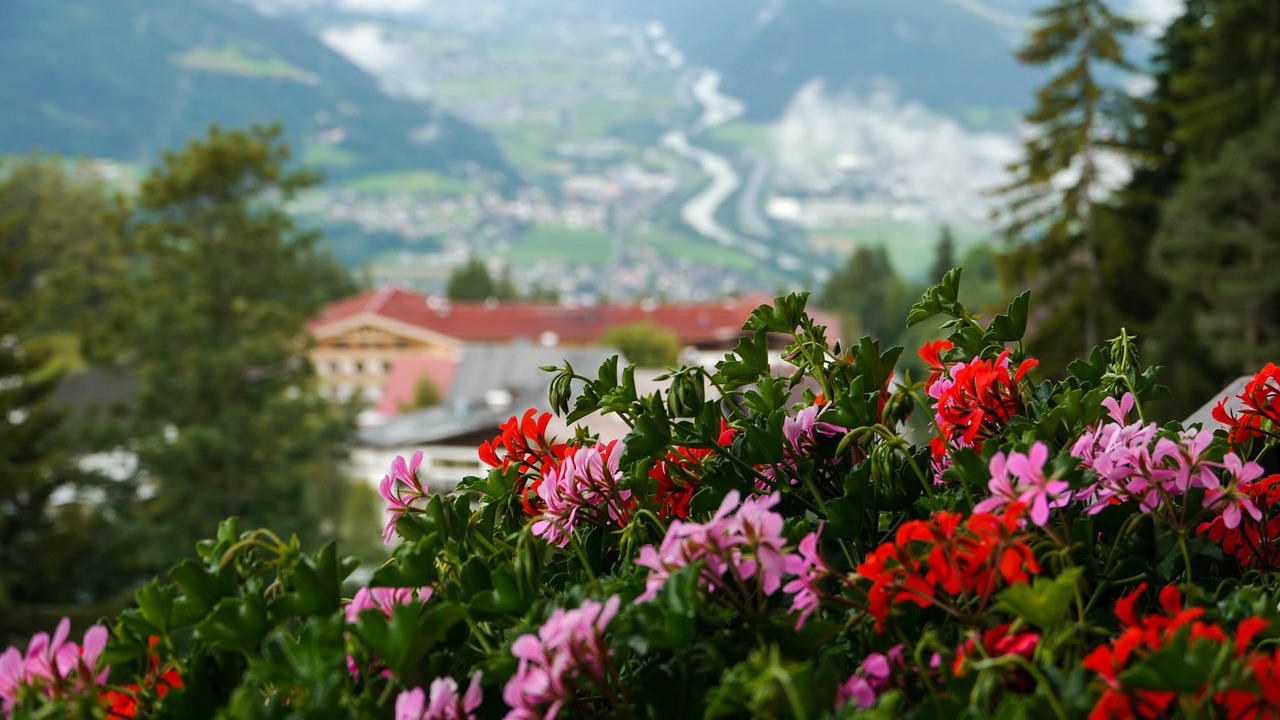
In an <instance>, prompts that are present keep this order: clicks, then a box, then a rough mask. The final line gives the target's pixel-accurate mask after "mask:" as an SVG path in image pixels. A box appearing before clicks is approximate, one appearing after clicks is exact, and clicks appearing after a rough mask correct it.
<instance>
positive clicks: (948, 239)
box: [929, 224, 956, 282]
mask: <svg viewBox="0 0 1280 720" xmlns="http://www.w3.org/2000/svg"><path fill="white" fill-rule="evenodd" d="M955 266H956V239H955V236H954V235H953V234H952V232H951V226H950V225H945V224H944V225H943V226H942V228H941V229H940V230H938V247H937V248H936V249H935V250H934V251H933V269H931V270H930V271H929V281H930V282H939V281H941V280H942V276H943V275H946V274H947V271H948V270H950V269H951V268H953V267H955Z"/></svg>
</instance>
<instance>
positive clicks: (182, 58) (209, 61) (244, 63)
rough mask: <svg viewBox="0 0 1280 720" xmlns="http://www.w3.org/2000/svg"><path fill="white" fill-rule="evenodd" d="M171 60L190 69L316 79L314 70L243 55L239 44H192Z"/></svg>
mask: <svg viewBox="0 0 1280 720" xmlns="http://www.w3.org/2000/svg"><path fill="white" fill-rule="evenodd" d="M172 60H173V61H174V62H175V63H177V64H179V65H181V66H183V67H186V68H191V69H192V70H203V71H205V72H215V73H227V74H229V75H243V76H245V77H266V78H275V79H279V80H292V81H294V82H301V83H308V84H314V83H316V82H318V81H319V79H318V78H317V77H316V75H315V73H309V72H307V71H306V70H303V69H302V68H300V67H298V66H296V65H293V64H292V63H289V62H287V61H285V60H283V59H281V58H278V57H266V58H257V57H253V56H252V55H249V54H247V53H246V52H245V51H244V50H243V49H242V48H241V47H240V46H239V45H237V44H235V43H227V44H225V45H223V46H222V47H217V48H213V47H204V46H201V47H195V48H192V49H190V50H188V51H186V52H184V53H182V54H181V55H174V56H172Z"/></svg>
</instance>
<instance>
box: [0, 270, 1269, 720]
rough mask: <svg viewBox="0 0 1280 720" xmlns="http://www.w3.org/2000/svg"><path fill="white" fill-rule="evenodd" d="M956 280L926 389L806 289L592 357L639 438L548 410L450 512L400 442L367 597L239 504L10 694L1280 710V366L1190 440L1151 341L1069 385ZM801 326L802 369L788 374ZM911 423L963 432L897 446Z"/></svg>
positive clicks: (573, 706) (113, 703) (333, 712)
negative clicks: (674, 360) (703, 341)
mask: <svg viewBox="0 0 1280 720" xmlns="http://www.w3.org/2000/svg"><path fill="white" fill-rule="evenodd" d="M959 276H960V273H959V271H958V270H956V271H952V272H950V273H948V274H947V275H946V277H945V278H944V280H943V283H942V284H941V285H939V286H937V287H935V288H932V289H930V290H929V291H928V292H926V293H925V295H924V297H923V298H922V299H921V301H920V303H918V304H917V305H916V306H915V307H914V308H913V309H912V312H911V315H910V318H909V322H910V323H913V324H914V323H918V322H922V321H925V320H928V319H930V318H933V317H936V316H938V315H942V316H944V317H945V318H946V324H947V327H948V328H949V329H950V331H951V335H950V337H949V339H948V340H946V341H943V342H940V343H932V344H930V345H928V346H926V347H925V348H923V349H922V351H921V357H922V359H923V360H924V361H925V362H926V363H927V364H928V365H929V366H930V367H931V368H932V374H931V376H930V377H929V378H928V379H926V380H924V381H923V382H910V381H903V382H901V383H899V384H897V385H893V384H892V378H893V370H894V367H895V363H896V362H897V360H898V358H899V355H900V353H901V350H900V349H899V348H892V349H882V348H881V347H880V346H879V345H878V343H876V342H875V341H872V340H870V339H864V340H863V341H862V342H861V343H859V344H858V345H857V346H856V347H850V348H847V349H846V348H836V347H828V345H827V343H826V340H825V337H824V329H823V328H821V327H819V326H816V325H815V324H814V323H813V321H812V320H811V319H809V318H808V317H807V316H806V315H805V314H804V311H803V308H804V302H805V299H804V297H803V296H788V297H782V298H778V299H777V300H776V301H775V305H774V306H772V307H769V306H762V307H760V308H758V309H757V310H756V311H755V312H754V313H753V314H752V316H751V318H750V320H749V321H748V322H747V325H746V328H745V329H746V330H747V331H748V332H749V333H750V334H749V335H748V336H747V337H744V338H743V339H742V340H741V342H740V343H739V344H738V346H737V348H736V349H735V350H734V351H733V352H732V353H730V354H728V355H727V356H726V358H725V360H724V361H723V362H722V363H720V364H719V365H718V366H717V367H716V368H715V369H714V370H703V369H700V368H681V369H679V370H675V371H672V372H671V373H669V374H668V376H667V380H668V381H669V383H670V385H669V388H668V389H667V390H666V391H665V392H662V393H655V394H653V395H644V396H642V395H640V394H639V393H638V392H637V390H636V387H635V384H634V381H633V380H632V376H631V373H630V372H629V371H627V370H623V371H621V372H619V368H618V363H617V360H616V359H614V360H612V361H609V362H606V363H605V365H604V366H603V367H602V368H601V369H600V371H599V373H597V374H596V376H595V377H586V376H581V375H578V374H576V373H574V372H573V371H572V370H571V369H570V368H568V367H565V368H563V369H560V370H559V371H558V372H557V374H556V376H555V378H554V380H553V383H552V391H551V398H550V399H551V404H552V406H553V407H554V409H555V411H556V412H558V413H560V414H563V415H565V416H566V419H567V420H569V421H575V420H578V419H581V418H583V417H586V416H587V415H589V414H591V413H594V412H597V411H601V412H611V413H615V414H617V415H618V416H619V417H621V418H622V419H623V420H624V421H626V423H627V424H628V425H629V426H630V428H631V431H630V433H629V434H628V435H627V436H626V438H625V439H624V440H622V441H620V442H616V443H600V442H598V441H597V440H596V439H595V438H593V437H592V436H590V435H589V434H579V435H578V436H576V437H574V438H569V439H565V440H564V441H560V440H557V439H556V438H551V437H548V436H547V435H546V429H547V423H548V420H549V418H550V416H549V414H541V415H540V414H538V413H537V412H536V411H534V410H530V411H528V412H526V413H524V414H523V415H521V416H518V417H513V418H511V419H510V420H509V421H508V422H507V423H505V424H504V425H503V426H502V427H501V428H499V433H498V434H497V435H496V436H495V437H494V439H493V440H492V441H490V442H486V443H484V444H483V445H482V446H481V447H480V449H479V453H480V457H481V459H482V461H483V462H485V463H486V464H487V465H488V466H489V467H490V468H491V469H490V470H489V472H488V474H487V475H486V476H485V477H476V478H470V479H468V480H467V481H465V482H464V483H463V485H462V487H460V488H459V492H458V493H456V494H454V495H452V496H445V497H441V496H432V495H429V494H428V493H427V492H426V491H425V489H424V488H423V486H422V484H421V482H420V481H419V479H418V475H417V465H418V462H419V461H420V455H419V456H415V457H413V458H411V459H409V460H407V461H406V460H405V459H404V458H398V459H397V460H396V462H395V463H394V464H393V465H392V468H391V472H390V473H389V474H388V476H387V478H386V479H385V480H384V481H383V483H382V486H381V489H380V492H381V495H382V496H383V498H384V500H385V501H386V502H387V508H388V511H389V514H390V522H389V524H388V526H387V537H388V538H392V537H399V538H400V543H399V544H398V545H397V546H396V547H395V550H394V554H393V557H392V558H391V560H390V561H388V562H387V563H386V564H385V565H383V566H381V567H379V568H377V569H376V570H375V571H374V572H373V574H372V579H371V580H370V581H369V583H368V585H367V587H364V588H360V589H359V590H358V591H355V592H352V591H350V590H349V591H347V593H346V594H354V598H353V599H352V600H350V601H344V600H343V599H342V598H343V595H344V592H343V585H342V583H343V581H344V578H346V577H347V576H348V575H349V573H350V572H351V571H352V570H353V568H354V564H353V563H351V562H349V561H346V560H342V559H340V558H339V556H338V554H337V552H336V550H335V548H334V546H333V545H327V546H325V547H323V548H321V549H319V550H317V551H315V552H311V553H304V552H302V550H301V549H300V547H299V543H298V541H297V540H296V538H292V539H290V540H288V541H285V540H282V539H280V538H277V537H275V536H274V535H272V534H271V533H270V532H267V531H263V530H255V531H250V532H241V531H240V528H239V527H238V525H237V523H236V521H235V520H234V519H232V520H227V521H225V522H224V523H223V524H222V525H221V526H220V527H219V530H218V534H217V537H216V538H214V539H213V540H210V541H207V542H205V543H202V544H201V546H200V548H199V558H198V559H189V560H186V561H184V562H182V563H180V564H179V565H177V566H175V567H174V568H173V569H172V570H170V571H169V575H168V578H167V579H166V580H159V579H158V580H156V581H154V582H152V583H150V584H148V585H147V586H145V587H143V588H142V589H140V590H139V591H138V593H137V607H136V608H134V609H131V610H128V611H126V612H124V613H123V614H122V615H121V616H120V617H119V618H117V619H115V620H114V621H113V622H112V623H111V631H110V637H109V639H107V641H106V647H105V649H102V640H103V635H104V633H105V631H104V630H102V629H94V630H91V631H90V634H86V635H85V641H84V649H83V652H82V650H81V648H80V646H76V645H70V644H66V643H65V640H66V637H67V632H66V628H61V627H60V628H59V631H58V633H56V636H55V638H53V639H52V640H50V639H49V638H47V637H40V636H38V637H37V638H36V639H34V640H33V641H32V644H31V648H30V649H29V650H28V651H27V652H26V653H25V654H24V653H22V652H21V651H20V650H18V649H16V648H14V649H10V650H9V651H6V653H5V654H4V655H3V656H2V657H0V698H3V701H4V703H5V704H4V712H5V713H6V714H12V715H15V716H22V717H26V716H27V715H28V714H32V715H34V714H35V713H45V712H47V713H54V712H59V713H61V714H63V715H74V714H77V713H78V714H80V715H82V716H91V715H92V716H98V717H101V716H102V715H103V714H104V713H105V712H107V711H108V709H110V710H111V711H112V712H114V713H115V715H114V716H115V717H121V716H124V717H144V716H156V717H215V716H222V717H250V718H285V717H391V716H392V715H393V713H394V715H395V717H397V718H464V717H465V718H470V717H476V718H481V717H484V718H491V717H492V718H496V717H506V718H532V717H551V716H556V717H623V718H626V717H635V718H640V717H648V718H668V717H707V718H719V717H747V716H754V717H810V718H817V717H824V716H831V717H856V716H861V717H897V716H903V717H914V718H935V717H1029V716H1033V715H1034V716H1042V717H1054V718H1085V717H1089V718H1120V717H1171V716H1172V717H1227V718H1264V717H1277V716H1280V691H1278V690H1277V688H1280V651H1278V650H1277V649H1276V646H1277V643H1276V638H1277V637H1280V623H1278V622H1277V615H1278V614H1280V613H1278V611H1277V600H1278V599H1280V598H1278V597H1277V593H1276V589H1275V581H1274V574H1273V573H1274V568H1275V567H1276V565H1277V562H1278V561H1277V558H1278V557H1280V553H1277V551H1276V548H1277V547H1280V543H1278V540H1280V538H1278V536H1277V531H1280V527H1277V519H1276V518H1277V515H1278V514H1280V511H1278V510H1277V506H1276V505H1275V504H1274V503H1272V502H1271V501H1272V499H1273V498H1274V497H1276V495H1277V493H1280V476H1275V475H1272V476H1266V477H1264V475H1265V473H1264V472H1263V470H1262V468H1261V466H1260V465H1259V464H1258V462H1257V460H1258V458H1259V456H1260V455H1261V454H1262V453H1264V452H1266V451H1267V450H1268V449H1269V448H1270V447H1271V446H1272V445H1274V444H1275V443H1276V440H1277V421H1280V404H1277V403H1278V399H1280V371H1277V370H1276V369H1275V368H1274V367H1272V366H1270V365H1268V366H1267V368H1264V370H1263V371H1262V372H1260V373H1259V374H1258V376H1257V377H1256V378H1255V380H1254V382H1253V383H1252V384H1251V386H1250V387H1249V388H1248V389H1246V392H1245V393H1244V394H1243V395H1242V396H1241V400H1242V404H1241V406H1240V409H1239V410H1238V411H1235V412H1232V411H1230V410H1228V408H1227V407H1226V406H1224V407H1222V408H1220V410H1219V412H1218V416H1219V418H1220V419H1221V420H1222V421H1223V422H1225V423H1226V425H1227V428H1225V429H1224V428H1217V429H1214V428H1182V427H1179V426H1178V425H1176V424H1171V425H1167V426H1164V427H1160V426H1157V425H1155V424H1152V423H1148V422H1147V421H1146V420H1145V415H1144V408H1145V405H1146V403H1148V401H1150V400H1152V399H1155V398H1157V397H1159V396H1160V395H1161V393H1162V390H1161V388H1160V387H1159V386H1158V385H1157V384H1156V382H1155V377H1156V369H1154V368H1145V369H1144V368H1142V367H1140V366H1139V365H1138V363H1137V360H1136V355H1135V353H1134V348H1133V347H1132V345H1131V343H1130V341H1129V339H1128V338H1126V337H1123V336H1122V337H1121V338H1120V339H1118V340H1116V341H1113V342H1112V343H1110V344H1108V345H1107V346H1104V347H1101V348H1098V349H1096V350H1094V351H1093V352H1092V353H1091V355H1090V357H1089V358H1088V359H1085V360H1079V361H1076V362H1074V363H1072V364H1071V365H1070V367H1068V368H1067V375H1066V377H1065V379H1063V380H1061V381H1047V380H1046V381H1039V382H1037V381H1035V380H1034V379H1033V378H1032V376H1031V373H1032V372H1034V370H1033V366H1034V361H1033V360H1032V359H1030V358H1025V357H1023V354H1022V349H1021V345H1020V339H1021V336H1022V332H1023V330H1024V327H1025V323H1026V316H1027V303H1028V299H1027V295H1026V294H1024V295H1022V296H1019V297H1018V298H1016V299H1015V300H1014V301H1013V302H1012V303H1011V304H1010V305H1009V308H1008V311H1007V312H1006V313H1003V314H999V315H997V316H995V317H993V318H992V319H991V322H990V323H989V324H986V325H983V324H981V323H979V322H978V321H977V319H976V318H975V317H974V316H973V315H971V314H970V313H969V312H968V311H967V310H966V309H965V307H964V305H963V304H961V303H960V302H959V300H958V298H957V290H958V283H959ZM769 333H784V334H786V335H788V336H789V337H790V338H791V343H790V345H789V346H788V348H787V357H789V358H790V360H791V362H792V363H794V364H795V366H796V368H797V369H796V371H795V373H794V374H792V375H790V376H786V377H771V376H770V375H769V374H768V372H769V369H768V360H767V353H766V345H765V343H766V336H767V334H769ZM804 378H809V379H811V381H812V383H813V384H814V385H816V387H818V388H819V389H820V390H821V392H820V394H816V395H815V394H814V393H812V392H811V391H805V392H802V393H799V394H796V393H794V392H793V391H794V390H795V389H796V388H797V387H799V386H800V382H801V381H802V380H803V379H804ZM711 389H714V390H715V391H716V393H711V392H709V391H710V390H711ZM717 393H718V395H719V397H721V398H731V399H732V400H733V401H732V402H730V401H721V400H718V399H710V398H709V396H710V395H714V394H717ZM911 413H919V414H923V415H926V416H928V417H929V418H931V423H932V425H933V427H934V432H933V433H932V434H930V435H929V436H927V437H908V436H904V434H902V433H900V432H899V431H898V428H900V427H904V424H903V423H902V420H903V419H904V418H905V416H907V415H908V414H911ZM1227 430H1229V431H1230V432H1227ZM99 651H101V652H100V653H99ZM108 665H109V669H108V667H107V666H108ZM464 688H465V689H464Z"/></svg>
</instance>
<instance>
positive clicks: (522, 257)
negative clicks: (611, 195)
mask: <svg viewBox="0 0 1280 720" xmlns="http://www.w3.org/2000/svg"><path fill="white" fill-rule="evenodd" d="M612 255H613V242H612V241H611V240H610V238H609V234H608V233H606V232H605V231H603V230H595V229H587V228H569V227H564V226H561V225H534V226H533V227H530V228H529V229H528V230H526V231H525V232H524V234H522V235H521V236H520V239H519V240H517V241H516V243H515V245H514V246H513V247H512V248H511V250H509V251H508V252H507V255H506V259H507V262H508V263H510V264H512V265H513V266H515V267H517V268H519V267H521V266H528V265H532V264H533V263H535V262H537V261H539V260H552V259H558V260H561V261H563V262H566V263H588V264H591V265H602V264H604V263H605V262H607V261H608V260H609V258H610V257H611V256H612Z"/></svg>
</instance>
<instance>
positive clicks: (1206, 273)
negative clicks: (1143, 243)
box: [1156, 105, 1280, 373]
mask: <svg viewBox="0 0 1280 720" xmlns="http://www.w3.org/2000/svg"><path fill="white" fill-rule="evenodd" d="M1276 138H1280V105H1276V106H1274V109H1273V110H1272V112H1271V113H1270V114H1269V116H1268V117H1267V118H1266V120H1265V122H1264V123H1262V124H1261V125H1259V126H1258V127H1257V128H1255V129H1254V130H1252V131H1250V132H1249V133H1246V134H1245V135H1242V136H1240V137H1238V138H1236V139H1235V140H1232V141H1231V142H1229V143H1227V145H1226V146H1225V147H1224V148H1223V149H1222V151H1221V152H1220V153H1219V156H1218V158H1217V159H1216V160H1214V161H1213V162H1211V163H1208V164H1206V165H1204V166H1203V167H1201V168H1199V169H1197V170H1195V171H1193V172H1192V173H1191V175H1190V176H1189V177H1188V179H1187V181H1186V183H1184V184H1183V185H1182V186H1181V187H1180V188H1179V190H1178V191H1177V193H1175V194H1174V196H1173V197H1172V198H1171V199H1170V201H1169V204H1168V207H1167V209H1166V217H1165V222H1164V223H1163V224H1162V226H1161V229H1160V232H1159V234H1158V235H1157V241H1156V249H1157V257H1158V258H1159V260H1160V263H1161V267H1162V269H1163V270H1164V272H1165V273H1166V274H1167V276H1168V277H1169V279H1170V281H1171V282H1173V283H1174V285H1175V286H1176V287H1178V288H1181V289H1184V290H1186V291H1187V292H1189V293H1194V297H1196V298H1197V300H1198V302H1197V303H1196V307H1195V308H1194V312H1193V314H1192V320H1193V327H1194V328H1195V331H1196V334H1197V335H1198V336H1199V338H1200V339H1201V341H1202V342H1203V343H1204V345H1205V346H1206V347H1208V348H1210V350H1211V352H1212V353H1213V355H1214V358H1215V359H1216V360H1218V361H1219V362H1221V363H1223V365H1225V366H1227V367H1229V368H1233V369H1234V370H1235V371H1236V372H1237V373H1251V372H1254V371H1256V370H1257V369H1258V368H1259V367H1261V366H1262V365H1263V364H1264V363H1267V362H1273V361H1275V359H1276V358H1278V357H1280V312H1277V308H1278V307H1280V281H1277V280H1276V279H1275V269H1276V267H1278V266H1280V144H1278V143H1277V142H1276Z"/></svg>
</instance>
